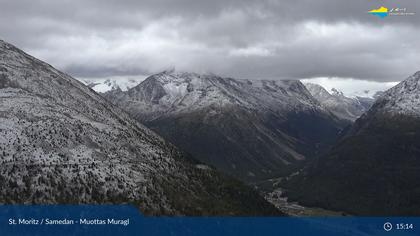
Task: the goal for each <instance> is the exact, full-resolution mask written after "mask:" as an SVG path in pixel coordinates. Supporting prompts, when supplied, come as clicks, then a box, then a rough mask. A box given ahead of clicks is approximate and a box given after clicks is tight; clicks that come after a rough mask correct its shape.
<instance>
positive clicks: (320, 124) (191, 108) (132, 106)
mask: <svg viewBox="0 0 420 236" xmlns="http://www.w3.org/2000/svg"><path fill="white" fill-rule="evenodd" d="M104 96H105V97H106V98H107V99H108V100H109V101H111V102H112V103H114V104H116V105H117V106H119V107H121V108H122V109H124V110H125V111H127V112H128V113H130V114H131V115H132V116H133V117H134V118H136V119H137V120H138V121H140V122H142V123H144V124H145V125H146V126H148V127H149V128H151V129H152V130H154V131H156V132H157V133H159V134H160V135H162V136H163V137H165V138H167V139H168V140H169V141H171V142H172V143H173V144H175V145H176V146H178V147H179V148H181V149H182V150H184V151H185V152H188V153H190V154H192V155H193V156H194V157H196V158H197V159H199V160H200V161H202V162H204V163H206V164H209V165H212V166H214V167H216V168H217V169H219V170H221V171H223V172H225V173H227V174H229V175H232V176H234V177H237V178H239V179H241V180H243V181H245V182H247V183H249V184H256V183H258V182H261V181H264V180H267V179H271V178H277V177H280V176H287V175H289V174H290V173H293V172H294V171H296V170H297V169H299V168H300V167H301V166H302V165H303V164H304V163H305V162H306V161H307V160H309V159H311V158H312V157H313V156H315V155H316V154H318V153H321V152H323V151H325V150H326V149H327V148H328V147H329V146H330V145H332V144H333V143H334V141H335V140H336V138H337V137H338V136H339V134H340V131H341V130H342V129H343V128H344V127H345V126H346V125H347V124H349V122H348V121H347V120H343V119H340V118H338V117H337V116H336V115H335V114H334V113H332V112H330V111H329V110H328V109H327V108H326V107H325V106H323V105H321V104H320V102H319V101H318V100H316V99H315V98H314V97H313V96H312V95H311V94H310V92H309V91H308V90H307V89H306V87H305V86H304V85H303V84H302V83H301V82H300V81H298V80H240V79H233V78H223V77H220V76H216V75H213V74H196V73H186V72H175V71H173V70H172V71H164V72H162V73H159V74H155V75H152V76H150V77H148V78H146V79H145V80H144V81H143V82H141V83H140V84H139V85H138V86H136V87H133V88H131V89H129V90H128V91H122V90H121V89H114V90H111V91H109V92H107V93H105V94H104Z"/></svg>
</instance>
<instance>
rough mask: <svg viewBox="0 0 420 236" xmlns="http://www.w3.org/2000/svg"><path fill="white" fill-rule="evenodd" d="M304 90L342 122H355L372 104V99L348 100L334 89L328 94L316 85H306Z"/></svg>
mask: <svg viewBox="0 0 420 236" xmlns="http://www.w3.org/2000/svg"><path fill="white" fill-rule="evenodd" d="M305 86H306V88H307V89H308V90H309V92H310V93H311V94H312V96H313V97H314V98H316V99H317V100H318V101H319V102H320V103H321V104H322V105H323V106H324V107H325V108H327V109H329V110H330V111H331V112H333V113H334V114H335V115H336V116H337V117H339V118H340V119H343V120H348V121H352V122H353V121H355V120H356V119H357V118H359V117H360V116H361V115H362V114H363V113H364V112H366V111H367V110H368V109H369V108H370V106H371V105H372V104H373V102H374V99H372V98H367V97H355V98H349V97H346V96H344V94H343V93H342V92H340V91H338V90H336V89H333V90H332V93H329V92H328V91H327V90H326V89H325V88H324V87H322V86H321V85H318V84H312V83H306V84H305Z"/></svg>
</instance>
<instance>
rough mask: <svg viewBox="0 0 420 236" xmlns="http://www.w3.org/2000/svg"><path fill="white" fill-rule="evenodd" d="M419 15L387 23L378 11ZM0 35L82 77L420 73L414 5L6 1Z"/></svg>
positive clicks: (305, 0) (326, 0)
mask: <svg viewBox="0 0 420 236" xmlns="http://www.w3.org/2000/svg"><path fill="white" fill-rule="evenodd" d="M381 5H383V6H386V7H388V8H392V7H400V8H407V11H410V12H417V14H415V15H414V16H394V17H387V18H385V19H379V18H377V17H374V16H372V15H369V14H367V11H368V10H370V9H373V8H377V7H379V6H381ZM0 6H1V7H0V37H1V38H2V39H4V40H6V41H9V42H11V43H14V44H16V45H17V46H19V47H22V48H24V49H25V50H26V51H28V52H29V53H31V54H34V55H35V56H38V57H40V58H42V59H44V60H46V61H48V62H50V63H51V64H53V65H55V66H57V67H59V68H61V69H63V70H65V71H66V72H68V73H70V74H72V75H75V76H78V77H102V76H112V75H120V76H121V75H122V76H124V75H136V74H149V73H155V72H157V71H160V70H163V69H167V68H171V67H176V68H177V69H179V70H187V71H197V72H213V73H218V74H222V75H227V76H234V77H246V78H257V77H258V78H311V77H342V78H357V79H366V80H376V81H396V80H401V79H403V78H405V77H406V76H407V75H409V74H411V73H413V72H414V71H416V70H420V65H419V63H418V62H419V61H420V60H419V59H420V52H419V51H420V34H418V32H419V24H418V23H419V22H420V3H419V2H418V1H412V0H400V1H395V0H394V1H387V0H381V1H379V0H378V1H372V0H369V1H368V0H353V1H348V0H341V1H332V0H318V1H313V0H294V1H275V0H266V1H261V0H259V1H252V0H223V1H222V0H214V1H198V0H154V1H135V0H127V1H117V0H113V1H99V0H95V1H87V0H72V1H70V0H64V1H56V0H41V1H29V0H21V1H10V0H0Z"/></svg>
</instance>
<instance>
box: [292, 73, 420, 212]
mask: <svg viewBox="0 0 420 236" xmlns="http://www.w3.org/2000/svg"><path fill="white" fill-rule="evenodd" d="M419 96H420V72H417V73H415V74H414V75H412V76H410V77H409V78H407V79H406V80H404V81H402V82H401V83H399V84H398V85H396V86H395V87H393V88H391V89H389V90H387V91H386V92H384V93H383V94H382V95H381V96H380V97H379V98H378V99H377V101H376V102H375V103H374V104H373V105H372V107H371V108H370V109H369V111H367V112H366V113H364V114H363V115H362V116H361V117H360V118H359V119H357V120H356V122H355V123H354V124H353V126H352V127H351V128H350V129H348V132H347V133H346V134H345V135H343V138H342V140H340V141H339V142H338V143H337V144H336V145H335V146H334V147H333V148H332V149H331V151H330V152H329V153H327V154H326V155H323V156H321V157H320V158H319V159H318V160H317V161H315V162H313V163H311V164H310V165H308V168H306V169H305V171H302V172H301V174H300V175H296V176H295V177H294V178H293V179H292V180H291V181H290V182H289V187H290V190H289V197H290V198H291V199H292V200H298V201H300V202H303V203H306V204H310V205H317V206H321V207H325V208H331V209H335V210H344V211H346V212H349V213H351V214H361V215H382V216H383V215H399V216H407V215H418V214H419V212H420V201H419V199H420V189H419V183H418V180H419V179H420V172H419V170H420V142H419V140H420V99H419Z"/></svg>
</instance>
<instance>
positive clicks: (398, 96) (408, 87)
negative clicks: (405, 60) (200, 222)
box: [376, 71, 420, 117]
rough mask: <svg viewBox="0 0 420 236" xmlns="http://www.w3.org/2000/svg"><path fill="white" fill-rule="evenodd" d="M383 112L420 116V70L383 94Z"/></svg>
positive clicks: (379, 106) (381, 104) (381, 105)
mask: <svg viewBox="0 0 420 236" xmlns="http://www.w3.org/2000/svg"><path fill="white" fill-rule="evenodd" d="M376 109H379V110H380V111H381V112H385V113H392V114H397V115H398V114H399V115H407V116H414V117H420V71H419V72H417V73H415V74H414V75H412V76H410V77H409V78H407V79H406V80H404V81H402V82H401V83H399V84H398V85H396V86H395V87H393V88H391V89H389V90H388V91H386V92H385V93H383V94H382V95H381V97H380V98H379V99H378V101H377V106H376Z"/></svg>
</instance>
